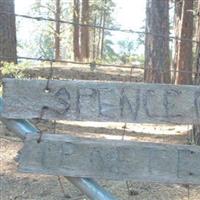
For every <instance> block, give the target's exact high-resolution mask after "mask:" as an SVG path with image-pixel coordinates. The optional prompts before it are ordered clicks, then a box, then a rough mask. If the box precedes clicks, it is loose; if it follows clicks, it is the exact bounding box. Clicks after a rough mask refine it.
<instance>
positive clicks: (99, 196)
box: [0, 97, 117, 200]
mask: <svg viewBox="0 0 200 200" xmlns="http://www.w3.org/2000/svg"><path fill="white" fill-rule="evenodd" d="M2 109H3V100H2V98H1V97H0V120H1V121H2V122H3V123H4V124H5V125H6V127H7V128H8V129H9V130H11V131H12V132H14V133H16V134H17V136H18V137H20V138H22V139H25V138H26V135H27V134H37V133H38V129H37V128H36V127H35V126H33V125H32V124H31V123H30V122H29V121H27V120H23V119H16V120H15V119H5V118H2V117H1V112H2ZM65 178H67V179H68V180H69V181H70V182H71V183H72V184H73V185H74V186H76V187H77V188H78V189H79V190H80V191H81V192H83V193H84V194H85V195H86V196H87V197H88V198H90V199H91V200H117V199H116V198H114V197H113V196H112V195H111V193H109V192H107V191H105V190H104V189H103V188H102V187H100V186H99V185H98V184H97V183H96V182H95V181H93V180H92V179H89V178H76V177H65Z"/></svg>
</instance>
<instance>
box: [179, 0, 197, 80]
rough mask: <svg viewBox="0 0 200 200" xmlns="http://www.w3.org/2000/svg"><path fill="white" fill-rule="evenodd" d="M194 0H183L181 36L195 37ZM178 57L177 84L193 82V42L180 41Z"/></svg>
mask: <svg viewBox="0 0 200 200" xmlns="http://www.w3.org/2000/svg"><path fill="white" fill-rule="evenodd" d="M192 10H193V0H189V1H188V0H183V1H182V9H181V20H180V27H179V34H178V36H179V38H183V39H184V38H187V39H189V40H192V37H193V13H192ZM175 51H176V52H177V58H176V64H177V66H176V70H177V72H176V80H175V83H176V84H192V73H188V72H192V42H191V41H186V40H181V41H178V44H177V48H176V49H175Z"/></svg>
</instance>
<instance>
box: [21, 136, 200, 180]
mask: <svg viewBox="0 0 200 200" xmlns="http://www.w3.org/2000/svg"><path fill="white" fill-rule="evenodd" d="M37 139H38V136H34V137H33V136H31V137H28V138H27V139H26V142H25V146H24V148H23V150H22V154H21V157H20V166H19V171H20V172H27V173H39V174H40V173H41V174H49V175H60V176H73V177H90V178H97V179H111V180H133V181H148V182H161V183H184V184H200V167H199V166H200V147H198V146H188V145H164V144H163V145H161V144H153V143H139V142H130V141H113V140H94V139H81V138H72V137H66V136H61V135H50V134H44V135H43V137H42V141H41V143H39V144H38V143H37Z"/></svg>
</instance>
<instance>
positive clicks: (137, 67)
mask: <svg viewBox="0 0 200 200" xmlns="http://www.w3.org/2000/svg"><path fill="white" fill-rule="evenodd" d="M14 59H18V60H32V61H42V62H52V63H55V62H57V63H65V64H75V65H89V66H91V65H95V66H98V67H118V68H124V69H130V70H133V69H141V70H151V71H156V72H157V73H160V74H163V73H168V72H180V73H186V74H193V75H199V72H194V71H187V70H175V69H164V70H162V69H161V68H154V67H144V66H143V65H142V64H141V65H135V64H133V65H118V64H106V63H95V62H93V61H92V62H81V61H72V60H57V59H50V58H34V57H25V56H17V57H5V56H0V61H3V60H5V62H6V61H7V60H14Z"/></svg>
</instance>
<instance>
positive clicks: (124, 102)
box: [120, 88, 140, 121]
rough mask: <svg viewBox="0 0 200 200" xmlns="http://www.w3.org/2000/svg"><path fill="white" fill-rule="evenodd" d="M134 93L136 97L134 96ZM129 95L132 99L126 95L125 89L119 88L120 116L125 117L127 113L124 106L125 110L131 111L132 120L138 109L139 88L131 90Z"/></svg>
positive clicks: (135, 116) (135, 117)
mask: <svg viewBox="0 0 200 200" xmlns="http://www.w3.org/2000/svg"><path fill="white" fill-rule="evenodd" d="M134 93H135V94H136V97H134ZM131 97H134V98H133V100H134V102H133V103H132V101H131V100H130V99H129V98H128V97H127V94H126V89H125V88H123V89H122V90H121V97H120V116H121V118H126V117H127V113H126V112H125V107H127V111H128V112H130V113H131V115H132V117H133V120H134V121H135V120H137V116H138V111H139V109H140V89H138V90H131Z"/></svg>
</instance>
